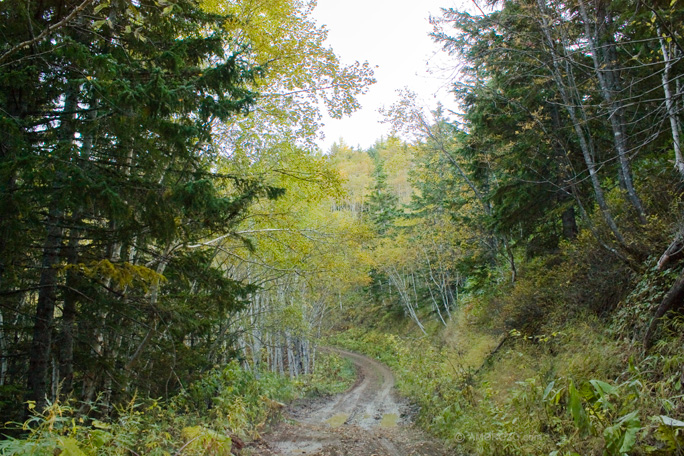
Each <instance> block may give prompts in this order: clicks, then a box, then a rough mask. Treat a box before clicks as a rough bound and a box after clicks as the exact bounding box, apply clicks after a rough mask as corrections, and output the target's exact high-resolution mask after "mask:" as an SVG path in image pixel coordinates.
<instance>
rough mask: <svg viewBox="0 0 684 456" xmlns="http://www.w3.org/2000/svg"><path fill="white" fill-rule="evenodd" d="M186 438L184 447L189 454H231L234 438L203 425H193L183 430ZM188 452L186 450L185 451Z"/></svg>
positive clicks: (223, 455) (227, 455) (220, 455)
mask: <svg viewBox="0 0 684 456" xmlns="http://www.w3.org/2000/svg"><path fill="white" fill-rule="evenodd" d="M181 434H182V436H183V438H184V439H185V440H186V444H185V445H184V447H183V448H184V449H185V450H187V453H188V454H198V455H199V454H202V455H215V456H230V455H231V454H232V453H231V451H230V450H231V448H232V444H233V442H232V440H231V439H230V437H228V436H226V435H223V434H220V433H218V432H216V431H213V430H211V429H207V428H205V427H202V426H191V427H186V428H183V430H182V431H181ZM184 453H186V452H184Z"/></svg>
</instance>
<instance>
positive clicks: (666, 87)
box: [658, 28, 684, 177]
mask: <svg viewBox="0 0 684 456" xmlns="http://www.w3.org/2000/svg"><path fill="white" fill-rule="evenodd" d="M658 39H659V40H660V49H661V51H662V53H663V62H664V63H665V67H664V68H663V72H662V74H661V78H662V84H663V92H665V107H666V108H667V117H668V119H669V121H670V130H671V131H672V147H673V149H674V156H675V165H674V166H675V169H676V170H677V171H678V172H679V174H680V175H681V176H682V177H684V157H682V143H681V127H680V122H679V115H678V111H677V106H676V103H675V99H674V96H673V94H672V88H671V85H670V72H671V71H672V62H673V60H674V59H673V55H675V56H676V55H677V48H674V49H672V50H670V49H669V46H668V43H667V41H666V40H665V38H664V37H663V34H662V32H661V30H660V28H658Z"/></svg>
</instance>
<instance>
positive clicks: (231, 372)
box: [0, 362, 297, 456]
mask: <svg viewBox="0 0 684 456" xmlns="http://www.w3.org/2000/svg"><path fill="white" fill-rule="evenodd" d="M257 377H258V378H257ZM296 394H297V389H296V385H295V384H294V383H293V382H292V381H290V380H288V379H287V378H285V377H281V376H278V375H275V374H272V373H260V374H259V375H258V376H257V375H256V374H254V373H252V372H248V371H245V370H243V369H241V368H240V366H239V365H238V364H237V363H236V362H233V363H230V364H229V365H228V366H226V367H225V368H224V369H216V370H214V371H212V372H209V373H207V374H205V375H204V376H203V378H202V379H201V380H199V381H197V382H195V383H193V384H191V385H190V386H189V387H188V389H187V390H186V391H185V392H184V393H182V394H180V395H179V396H177V397H176V398H174V400H172V401H170V402H168V403H164V402H160V401H157V400H152V399H148V400H140V399H138V398H133V400H131V401H130V402H129V403H128V404H127V405H126V406H123V407H117V409H116V410H115V412H114V414H113V417H112V418H110V419H108V420H107V421H100V420H97V419H93V418H89V417H85V416H83V415H80V414H79V413H78V412H77V411H76V410H75V408H74V407H72V406H71V405H68V404H61V403H53V404H50V405H49V407H48V408H47V409H46V410H45V411H43V412H39V411H38V410H36V409H35V404H30V408H31V409H32V411H33V416H32V417H31V418H30V419H29V420H28V421H26V422H25V423H23V424H18V425H17V427H18V429H16V431H19V432H21V433H23V434H24V436H22V437H18V438H9V439H6V440H3V441H0V454H3V455H4V454H7V455H9V454H17V455H29V454H53V453H56V452H60V451H61V452H60V453H59V454H63V455H71V456H91V455H93V456H95V455H111V456H115V455H116V456H118V455H124V454H147V455H158V456H168V455H171V454H184V455H215V456H220V455H225V456H228V455H231V454H233V453H232V452H231V449H232V440H231V439H232V437H233V436H236V435H237V436H240V437H243V438H244V437H248V436H254V435H256V432H257V430H258V429H260V428H261V426H262V425H263V423H264V422H265V421H266V419H268V418H269V417H271V416H274V415H276V414H277V413H278V412H279V410H280V408H281V407H282V403H281V402H280V401H289V400H292V398H294V397H295V395H296ZM98 407H99V404H95V405H94V408H92V413H96V412H97V409H98ZM10 430H13V429H12V428H11V427H10Z"/></svg>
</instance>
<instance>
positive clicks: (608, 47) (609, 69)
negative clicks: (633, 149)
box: [579, 0, 646, 223]
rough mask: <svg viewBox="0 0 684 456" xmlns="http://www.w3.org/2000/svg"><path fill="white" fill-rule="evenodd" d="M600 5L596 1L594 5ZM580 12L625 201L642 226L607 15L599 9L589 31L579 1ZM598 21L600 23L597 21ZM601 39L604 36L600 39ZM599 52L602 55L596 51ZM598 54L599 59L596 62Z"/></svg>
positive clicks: (586, 15)
mask: <svg viewBox="0 0 684 456" xmlns="http://www.w3.org/2000/svg"><path fill="white" fill-rule="evenodd" d="M597 3H599V4H600V2H597ZM579 8H580V13H581V15H582V19H583V21H584V30H585V33H586V35H587V39H588V42H589V45H590V48H591V57H592V61H593V63H594V71H595V73H596V78H597V79H598V81H599V87H600V88H601V96H602V97H603V100H604V101H605V102H606V104H607V105H608V109H609V112H608V120H609V121H610V126H611V129H612V132H613V140H614V145H615V150H616V152H617V157H618V162H619V163H620V176H621V180H622V182H623V183H624V187H625V190H626V191H627V199H628V200H629V201H630V203H631V204H632V206H634V208H635V209H636V211H637V216H638V217H639V221H640V222H641V223H646V213H645V211H644V208H643V205H642V203H641V200H640V199H639V196H638V195H637V193H636V189H635V188H634V182H633V180H632V169H631V166H630V164H629V156H628V140H627V129H626V128H625V122H624V106H623V104H622V103H621V102H620V100H619V99H618V98H617V96H616V94H619V93H620V92H621V90H622V88H621V87H620V80H619V78H618V75H617V70H616V69H615V58H616V56H615V54H616V52H615V43H614V40H612V39H611V38H610V31H606V30H605V29H606V28H607V25H608V20H607V19H606V18H607V14H608V13H607V12H606V11H602V10H597V11H595V13H596V20H595V21H593V22H594V30H593V31H592V30H591V21H590V18H589V13H588V12H587V8H586V5H585V3H584V0H580V1H579ZM599 21H600V22H599ZM602 36H605V37H608V38H606V39H605V40H602V38H601V37H602ZM600 49H602V50H603V52H600ZM601 55H603V58H602V59H600V57H601Z"/></svg>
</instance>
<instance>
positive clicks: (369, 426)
mask: <svg viewBox="0 0 684 456" xmlns="http://www.w3.org/2000/svg"><path fill="white" fill-rule="evenodd" d="M327 350H330V351H333V352H335V353H337V354H339V355H341V356H343V357H345V358H348V359H350V360H351V361H352V362H353V363H354V364H355V366H356V368H357V372H358V380H357V382H356V384H355V385H354V386H353V387H352V388H351V389H350V390H349V391H347V392H345V393H342V394H339V395H337V396H333V397H331V398H327V399H325V400H317V401H307V402H303V403H300V404H298V405H296V406H294V407H291V408H289V409H288V410H287V412H286V415H287V417H288V418H290V422H283V423H280V424H279V425H277V426H276V427H275V429H273V430H272V431H271V432H269V433H267V434H266V435H264V436H263V439H262V441H261V442H260V443H261V444H260V448H257V449H256V450H255V451H256V452H255V453H253V454H255V455H260V456H267V455H268V456H271V455H280V456H291V455H302V454H308V455H318V456H324V455H329V456H342V455H348V456H362V455H363V456H371V455H375V456H410V455H414V456H437V455H447V454H451V453H450V452H449V451H447V450H446V449H445V448H444V447H443V446H442V445H441V444H439V443H438V442H434V441H431V440H430V439H429V438H427V437H426V436H425V435H424V434H423V433H422V432H421V431H420V430H418V429H416V428H414V427H412V426H411V423H410V420H409V418H408V413H407V412H408V411H409V407H408V404H406V402H405V401H403V400H401V399H399V398H398V397H397V396H396V395H395V394H394V392H393V387H394V376H393V375H392V371H390V370H389V368H388V367H387V366H385V365H384V364H382V363H380V362H378V361H376V360H373V359H371V358H368V357H366V356H363V355H360V354H358V353H354V352H350V351H346V350H341V349H332V348H331V349H327Z"/></svg>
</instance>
